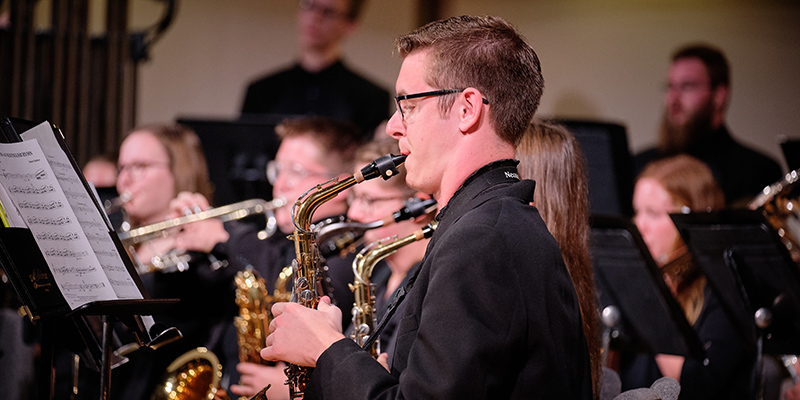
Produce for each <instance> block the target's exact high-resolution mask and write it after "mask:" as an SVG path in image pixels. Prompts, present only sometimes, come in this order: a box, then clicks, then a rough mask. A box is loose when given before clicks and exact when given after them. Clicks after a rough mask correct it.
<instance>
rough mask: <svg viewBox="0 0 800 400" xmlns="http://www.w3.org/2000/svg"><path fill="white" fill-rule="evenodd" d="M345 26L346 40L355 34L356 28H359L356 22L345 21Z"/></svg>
mask: <svg viewBox="0 0 800 400" xmlns="http://www.w3.org/2000/svg"><path fill="white" fill-rule="evenodd" d="M345 24H346V25H345V27H344V37H346V38H348V37H350V36H353V34H354V33H356V31H357V30H358V27H359V26H360V24H359V23H358V21H357V20H352V21H347V22H345Z"/></svg>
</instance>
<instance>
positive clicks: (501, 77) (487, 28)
mask: <svg viewBox="0 0 800 400" xmlns="http://www.w3.org/2000/svg"><path fill="white" fill-rule="evenodd" d="M395 50H396V51H397V53H398V54H399V55H400V56H401V57H406V56H408V55H409V54H410V53H412V52H414V51H418V50H426V51H430V55H429V58H428V60H427V61H428V65H427V69H428V71H427V76H426V77H425V81H426V83H428V84H429V85H431V86H433V87H435V88H439V89H464V88H468V87H473V88H476V89H478V90H479V91H480V92H481V93H482V94H483V95H484V97H485V98H486V99H487V100H488V101H489V109H490V110H491V112H490V113H489V121H490V122H491V123H492V125H493V126H494V128H495V131H496V132H497V134H498V136H500V138H502V139H503V140H505V141H507V142H509V143H511V144H513V145H515V146H516V145H517V143H519V141H520V139H521V138H522V135H523V134H524V133H525V130H526V129H527V128H528V124H530V122H531V119H532V118H533V114H534V113H535V112H536V108H537V107H538V106H539V99H541V97H542V91H543V90H544V79H543V78H542V71H541V66H540V65H539V58H538V56H537V55H536V52H535V51H534V50H533V48H532V47H531V46H530V45H528V43H526V42H525V39H524V38H523V37H522V36H521V35H520V34H519V33H517V31H516V30H515V29H514V27H513V26H511V24H509V23H508V21H506V20H504V19H502V18H499V17H491V16H485V17H476V16H461V17H453V18H450V19H447V20H442V21H436V22H431V23H430V24H427V25H425V26H423V27H421V28H419V29H416V30H414V31H412V32H410V33H408V34H406V35H403V36H400V37H398V38H397V39H396V40H395ZM454 99H455V95H445V96H442V97H441V99H440V100H439V105H440V107H441V110H442V112H443V113H444V112H447V110H449V109H450V108H451V107H452V106H453V102H454V101H455V100H454Z"/></svg>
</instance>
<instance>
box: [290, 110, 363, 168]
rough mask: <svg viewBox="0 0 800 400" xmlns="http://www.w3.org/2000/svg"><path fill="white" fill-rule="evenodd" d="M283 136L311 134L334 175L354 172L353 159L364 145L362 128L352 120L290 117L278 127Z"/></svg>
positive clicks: (322, 162)
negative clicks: (362, 143)
mask: <svg viewBox="0 0 800 400" xmlns="http://www.w3.org/2000/svg"><path fill="white" fill-rule="evenodd" d="M275 132H276V133H277V134H278V137H279V138H281V139H286V138H291V137H298V136H308V137H309V138H311V139H312V140H313V141H314V142H316V143H317V145H318V146H319V148H320V150H321V153H322V154H323V156H322V157H323V158H322V159H321V160H317V161H319V162H320V163H321V164H322V165H323V166H324V167H325V168H326V169H327V170H328V172H330V173H332V174H337V175H338V174H344V173H348V174H349V173H352V172H353V158H354V156H355V153H356V150H357V149H358V147H359V146H360V145H361V141H362V139H361V135H360V131H359V129H358V127H356V126H355V125H353V124H352V123H349V122H343V121H338V120H335V119H332V118H328V117H319V116H314V117H302V118H297V119H287V120H284V121H283V122H281V123H280V124H279V125H278V126H276V127H275Z"/></svg>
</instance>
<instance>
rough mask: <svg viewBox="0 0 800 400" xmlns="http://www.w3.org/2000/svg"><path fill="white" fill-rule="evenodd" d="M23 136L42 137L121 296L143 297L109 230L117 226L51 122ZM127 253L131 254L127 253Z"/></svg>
mask: <svg viewBox="0 0 800 400" xmlns="http://www.w3.org/2000/svg"><path fill="white" fill-rule="evenodd" d="M21 136H22V138H23V140H24V141H30V140H36V141H38V143H39V145H40V146H41V148H42V150H43V151H44V154H45V157H47V161H48V162H49V164H50V166H51V167H52V169H53V172H54V173H55V176H56V178H57V179H58V182H59V183H60V184H61V188H62V190H63V192H64V194H65V196H66V198H67V201H68V202H69V204H70V206H71V208H72V210H73V211H74V212H75V216H76V218H77V222H78V223H79V224H80V226H82V227H83V230H84V233H85V234H86V237H87V239H88V241H89V245H90V246H91V248H92V250H93V252H94V254H95V257H96V258H97V260H98V262H99V263H100V267H101V268H102V269H103V271H104V273H105V275H106V277H107V278H108V282H109V283H110V285H111V288H112V289H113V290H114V293H115V294H116V297H117V298H120V299H141V298H142V294H141V292H140V291H139V289H138V288H137V287H136V284H135V283H134V281H133V278H132V277H131V275H130V273H129V272H128V270H127V268H126V267H125V264H124V263H123V262H122V258H121V255H120V254H119V252H118V251H117V247H116V246H115V245H114V242H113V240H112V239H111V236H110V235H109V231H110V230H112V229H113V228H112V227H111V225H110V222H108V220H107V219H106V218H104V217H103V214H101V212H100V210H99V209H98V208H97V206H96V205H95V202H94V200H93V199H92V197H91V195H90V194H89V192H88V191H87V190H86V188H85V187H84V186H83V182H82V181H81V180H80V177H79V176H78V172H77V171H75V169H74V168H73V167H72V164H71V163H70V160H69V158H67V155H66V154H65V153H64V151H63V150H62V149H61V147H60V146H59V143H58V141H57V140H56V138H55V136H53V131H52V129H51V128H50V124H49V123H48V122H43V123H41V124H39V125H37V126H36V127H34V128H32V129H30V130H28V131H26V132H25V133H23V134H22V135H21ZM45 256H46V254H45ZM125 256H126V257H127V255H125Z"/></svg>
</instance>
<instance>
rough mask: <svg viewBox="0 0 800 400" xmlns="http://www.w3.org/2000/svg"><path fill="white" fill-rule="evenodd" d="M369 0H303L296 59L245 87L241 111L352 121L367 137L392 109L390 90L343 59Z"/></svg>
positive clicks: (299, 11)
mask: <svg viewBox="0 0 800 400" xmlns="http://www.w3.org/2000/svg"><path fill="white" fill-rule="evenodd" d="M364 3H365V0H300V9H299V10H298V15H297V35H298V46H299V51H300V54H299V55H298V60H297V62H296V63H295V64H294V65H292V66H290V67H288V68H286V69H283V70H281V71H277V72H275V73H272V74H270V75H268V76H266V77H263V78H261V79H259V80H257V81H255V82H253V83H251V84H250V85H249V86H248V88H247V93H246V95H245V98H244V103H243V105H242V117H243V118H248V117H255V116H256V115H257V114H282V115H324V116H328V117H332V118H335V119H338V120H341V121H349V122H352V123H354V124H356V126H358V128H359V129H360V131H361V134H362V135H364V137H367V136H369V135H371V134H372V132H373V131H374V129H375V127H376V126H378V124H379V123H380V122H381V121H383V120H385V119H387V118H388V117H389V115H390V111H389V107H390V97H389V92H388V91H386V90H385V89H383V88H381V87H379V86H377V85H376V84H374V83H372V82H371V81H369V80H368V79H366V78H364V77H362V76H361V75H359V74H358V73H356V72H354V71H352V70H351V69H350V68H349V67H347V66H346V65H345V64H344V62H343V61H342V45H343V43H344V41H345V39H347V38H348V37H349V36H350V35H352V34H353V32H355V30H356V29H357V27H358V18H359V16H360V15H361V11H362V9H363V8H364Z"/></svg>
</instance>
